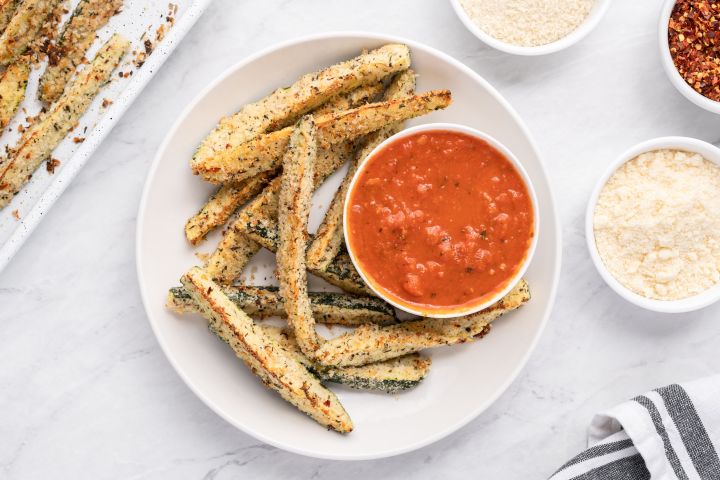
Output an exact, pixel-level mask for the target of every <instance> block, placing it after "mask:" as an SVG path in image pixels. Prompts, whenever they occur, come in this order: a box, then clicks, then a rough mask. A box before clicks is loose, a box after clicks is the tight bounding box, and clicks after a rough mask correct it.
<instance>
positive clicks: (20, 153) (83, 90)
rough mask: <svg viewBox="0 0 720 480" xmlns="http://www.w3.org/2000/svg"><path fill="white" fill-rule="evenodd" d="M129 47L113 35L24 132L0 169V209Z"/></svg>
mask: <svg viewBox="0 0 720 480" xmlns="http://www.w3.org/2000/svg"><path fill="white" fill-rule="evenodd" d="M23 5H24V4H23ZM129 46H130V42H129V41H128V40H126V39H125V38H123V37H122V36H121V35H117V34H116V35H113V36H112V37H111V38H110V40H108V41H107V43H106V44H105V45H104V46H103V47H102V48H101V49H100V51H99V52H98V53H97V55H96V56H95V59H94V60H93V61H92V63H91V64H90V65H88V66H87V68H85V69H84V70H83V71H82V72H80V74H79V75H78V76H77V77H76V78H75V81H74V82H73V83H72V84H71V85H70V86H69V88H68V89H67V90H66V91H65V93H64V94H63V95H62V97H60V98H59V99H58V101H57V102H56V103H55V104H53V105H52V106H51V107H50V109H49V110H48V111H47V112H46V113H45V114H44V115H43V116H42V117H41V118H40V119H39V120H38V121H37V122H36V123H34V124H33V125H32V126H30V127H29V128H28V129H27V130H26V131H25V133H24V134H23V136H22V138H21V139H20V143H19V144H18V147H17V148H16V149H14V151H12V152H11V153H10V155H9V156H8V159H7V160H8V161H7V163H5V164H4V167H2V170H0V208H2V207H4V206H5V205H7V204H8V203H9V202H10V200H11V199H12V197H13V196H14V195H15V194H16V193H17V192H18V191H19V190H20V188H22V186H23V185H25V183H26V182H27V181H28V179H29V178H30V176H31V175H32V173H33V172H34V171H35V169H37V167H38V166H39V165H40V164H41V163H42V162H43V161H45V160H46V159H47V158H48V157H49V156H50V154H51V153H52V151H53V150H55V147H57V146H58V144H59V143H60V142H61V141H62V140H63V139H64V138H65V136H66V135H67V134H68V133H69V132H70V131H71V130H72V129H73V128H75V127H76V126H77V124H78V122H79V120H80V117H82V115H83V114H84V113H85V111H86V110H87V109H88V107H89V106H90V104H91V103H92V101H93V99H94V98H95V95H97V93H98V92H99V91H100V89H101V88H102V87H103V86H104V85H105V84H107V83H108V82H109V81H110V76H111V74H112V72H113V70H115V67H117V65H118V64H119V63H120V59H121V58H122V56H123V55H124V54H125V52H126V51H127V50H128V47H129Z"/></svg>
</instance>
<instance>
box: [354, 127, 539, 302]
mask: <svg viewBox="0 0 720 480" xmlns="http://www.w3.org/2000/svg"><path fill="white" fill-rule="evenodd" d="M345 222H346V224H345V232H346V243H347V244H348V248H349V250H350V251H351V253H352V256H353V260H354V261H355V263H356V265H357V267H358V269H359V270H360V271H361V273H362V274H363V276H364V277H365V279H366V280H367V281H368V283H369V284H370V286H371V287H372V288H374V289H375V291H377V292H378V293H382V294H383V295H381V296H384V297H386V298H387V299H388V300H390V301H392V303H394V304H396V305H397V306H399V307H400V308H402V307H403V306H405V307H409V309H410V311H415V312H418V311H420V312H423V313H424V314H428V315H432V314H433V313H436V314H439V315H443V314H449V313H452V312H454V311H462V310H468V309H471V308H472V307H473V306H477V305H481V304H484V303H486V302H487V301H488V300H490V299H491V298H492V297H494V296H496V295H497V294H498V293H500V292H502V291H503V290H504V289H506V288H507V287H508V286H509V283H510V282H511V281H513V280H514V279H515V277H516V276H517V274H518V271H519V270H520V268H521V267H522V266H523V264H524V263H525V261H526V259H527V257H528V255H529V252H530V249H531V246H532V244H533V238H534V236H535V234H536V232H535V218H534V206H533V200H532V197H531V195H530V193H529V191H528V187H527V185H526V183H525V181H524V179H523V177H522V175H521V174H520V172H519V171H518V170H517V169H516V168H515V166H514V164H513V162H512V161H511V160H510V159H508V158H507V157H506V156H505V155H504V154H503V153H502V152H501V151H499V150H498V149H497V148H495V147H494V146H492V145H491V144H490V143H488V142H486V141H485V140H483V139H481V138H478V137H475V136H472V135H469V134H466V133H462V132H458V131H454V130H423V131H419V132H416V133H413V134H409V135H405V136H400V137H399V138H396V139H395V140H391V141H390V142H389V143H387V144H386V145H385V146H383V147H381V149H380V150H378V151H376V152H375V153H374V154H372V155H371V156H370V157H369V158H368V159H367V160H366V161H365V163H364V164H363V165H362V167H361V168H360V169H359V172H358V173H357V176H356V178H355V180H354V183H353V185H352V187H351V190H350V192H349V193H348V197H347V203H346V208H345Z"/></svg>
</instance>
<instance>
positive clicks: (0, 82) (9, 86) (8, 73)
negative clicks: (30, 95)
mask: <svg viewBox="0 0 720 480" xmlns="http://www.w3.org/2000/svg"><path fill="white" fill-rule="evenodd" d="M29 76H30V60H29V59H28V58H25V57H21V58H19V59H18V60H17V61H16V62H15V63H13V64H11V65H10V66H8V68H7V70H5V72H4V73H3V74H2V77H0V130H2V129H4V128H5V127H7V126H8V124H9V123H10V121H11V120H12V119H13V117H14V116H15V114H16V113H17V111H18V108H19V107H20V104H21V103H22V101H23V99H25V89H26V88H27V82H28V77H29Z"/></svg>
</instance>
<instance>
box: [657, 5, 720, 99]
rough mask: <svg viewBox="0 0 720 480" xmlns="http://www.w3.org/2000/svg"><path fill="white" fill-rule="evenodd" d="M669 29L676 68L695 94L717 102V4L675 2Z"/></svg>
mask: <svg viewBox="0 0 720 480" xmlns="http://www.w3.org/2000/svg"><path fill="white" fill-rule="evenodd" d="M668 26H669V30H668V31H669V34H668V37H669V38H668V40H669V42H670V54H671V55H672V58H673V62H674V63H675V68H677V70H678V72H679V73H680V75H681V76H682V77H683V78H684V79H685V81H686V82H687V83H688V84H689V85H690V86H691V87H692V88H693V89H694V90H695V91H697V92H698V93H700V94H702V95H704V96H706V97H707V98H709V99H711V100H715V101H716V102H720V0H678V1H677V3H676V4H675V8H673V12H672V15H671V16H670V23H669V25H668Z"/></svg>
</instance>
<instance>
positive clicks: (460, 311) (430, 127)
mask: <svg viewBox="0 0 720 480" xmlns="http://www.w3.org/2000/svg"><path fill="white" fill-rule="evenodd" d="M434 130H445V131H451V132H460V133H464V134H467V135H470V136H473V137H476V138H479V139H481V140H484V141H486V142H487V143H488V144H490V145H491V146H492V147H494V148H495V149H497V150H498V151H499V152H500V153H502V154H503V155H504V156H505V157H506V158H507V159H508V160H509V161H510V162H511V163H512V164H513V166H514V167H515V169H516V170H517V171H518V173H519V174H520V177H521V178H522V180H523V182H524V183H525V186H526V187H527V191H528V194H529V195H530V200H531V203H532V207H533V216H534V219H533V220H534V223H535V224H534V227H533V228H534V233H535V234H534V235H533V238H532V242H531V244H530V248H529V249H528V253H527V255H526V256H525V260H523V263H522V265H521V266H520V268H519V269H518V271H517V272H516V274H515V275H514V276H513V277H512V278H511V279H510V280H509V281H508V284H507V286H505V288H503V289H502V290H501V291H499V292H498V293H497V294H496V295H493V296H492V297H491V298H488V300H487V301H485V302H483V303H481V304H478V305H472V306H470V307H466V308H457V309H453V310H452V311H447V312H437V311H434V310H422V309H419V308H413V307H410V306H408V305H404V304H401V303H398V302H397V301H395V299H394V298H392V297H390V296H388V295H387V294H386V292H385V291H384V290H383V289H381V288H378V287H377V286H376V285H375V282H373V281H372V279H370V278H369V277H368V276H367V275H366V274H365V272H364V271H363V269H362V266H361V265H360V263H359V262H358V261H357V259H356V258H355V254H354V252H353V249H352V243H351V242H350V241H348V240H349V235H348V225H347V221H346V219H347V218H348V215H347V212H348V208H350V201H349V198H350V195H351V194H352V192H353V190H354V189H355V184H356V183H357V181H358V178H360V176H361V175H362V173H363V171H364V169H365V166H367V165H368V164H369V163H370V162H369V161H368V160H369V159H371V158H372V157H373V156H374V155H375V154H377V152H379V151H380V150H382V149H383V148H384V147H385V146H386V145H388V144H389V143H391V142H394V141H395V140H397V139H399V138H404V137H407V136H409V135H414V134H416V133H419V132H427V131H434ZM539 230H540V211H539V209H538V201H537V196H536V195H535V189H534V188H533V185H532V182H531V181H530V177H529V176H528V174H527V172H526V171H525V168H523V166H522V163H520V160H518V158H517V157H516V156H515V155H514V154H513V153H512V152H511V151H510V150H509V149H508V148H507V147H505V146H504V145H503V144H501V143H500V142H498V141H497V140H495V139H494V138H493V137H491V136H490V135H488V134H486V133H483V132H480V131H479V130H475V129H474V128H470V127H466V126H464V125H458V124H454V123H429V124H425V125H420V126H417V127H413V128H408V129H407V130H403V131H402V132H400V133H397V134H395V135H393V136H392V137H390V138H388V139H387V140H385V141H384V142H382V143H381V144H380V145H378V146H377V147H376V148H375V149H374V150H373V151H372V152H370V154H369V155H368V156H367V158H366V160H365V161H364V162H363V164H361V165H360V167H359V168H358V169H357V171H356V172H355V175H354V176H353V179H352V181H351V182H350V187H349V188H348V192H347V195H346V197H345V211H344V212H343V233H344V235H345V245H346V246H347V249H348V253H349V254H350V258H351V259H352V262H353V264H354V265H355V268H356V270H357V271H358V273H359V274H360V276H361V277H362V279H363V280H364V281H365V283H366V284H367V285H368V286H369V287H370V289H372V291H373V292H375V294H377V296H378V297H380V298H382V299H384V300H385V301H387V302H388V303H390V304H391V305H393V306H395V307H397V308H399V309H400V310H403V311H405V312H408V313H411V314H413V315H419V316H422V317H432V318H452V317H461V316H464V315H470V314H473V313H476V312H479V311H480V310H483V309H485V308H487V307H489V306H491V305H493V304H494V303H497V302H498V301H499V300H500V299H501V298H502V297H504V296H505V295H507V294H508V293H510V290H512V289H513V287H514V286H515V285H516V284H517V283H518V282H519V281H520V279H521V278H522V276H523V275H525V272H526V271H527V268H528V266H529V265H530V262H531V261H532V257H533V255H534V253H535V248H536V247H537V242H538V235H539ZM448 281H452V279H448Z"/></svg>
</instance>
